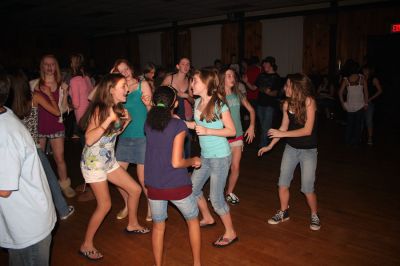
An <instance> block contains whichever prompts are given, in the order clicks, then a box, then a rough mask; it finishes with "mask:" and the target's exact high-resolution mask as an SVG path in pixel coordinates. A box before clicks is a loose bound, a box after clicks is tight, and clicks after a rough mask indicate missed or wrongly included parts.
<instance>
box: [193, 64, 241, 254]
mask: <svg viewBox="0 0 400 266" xmlns="http://www.w3.org/2000/svg"><path fill="white" fill-rule="evenodd" d="M193 94H194V95H198V96H200V97H199V98H198V99H196V101H195V108H194V120H195V121H194V122H186V125H187V126H188V128H191V129H194V130H196V133H197V135H199V140H200V147H201V168H199V169H195V170H194V172H193V174H192V182H193V194H194V196H195V197H196V199H197V203H198V205H199V209H200V211H201V214H202V216H203V219H202V220H201V221H200V227H207V226H211V225H215V220H214V218H213V216H212V215H211V213H210V210H209V209H208V207H207V201H206V200H205V198H204V196H203V192H202V189H203V186H204V184H205V183H206V182H207V180H208V178H210V200H211V204H212V206H213V208H214V210H215V212H216V213H217V214H218V215H219V217H220V218H221V220H222V223H223V224H224V227H225V232H224V234H223V235H222V236H220V237H219V238H218V239H217V240H216V241H215V242H213V245H214V246H216V247H226V246H229V245H231V244H232V243H234V242H235V241H237V240H238V237H237V235H236V231H235V229H234V228H233V223H232V218H231V214H230V211H229V206H228V204H227V203H226V201H225V197H224V188H225V185H226V179H227V177H228V172H229V167H230V165H231V148H230V146H229V143H228V140H227V139H226V138H227V137H233V136H235V134H236V130H235V125H234V122H233V120H232V117H231V113H230V112H229V108H228V106H227V104H226V100H225V90H224V88H223V87H221V86H220V84H219V79H218V75H217V73H216V72H215V71H214V70H210V69H201V70H198V71H196V72H195V74H194V77H193Z"/></svg>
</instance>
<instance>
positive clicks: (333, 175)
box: [0, 121, 400, 266]
mask: <svg viewBox="0 0 400 266" xmlns="http://www.w3.org/2000/svg"><path fill="white" fill-rule="evenodd" d="M343 130H344V129H343V128H342V127H341V126H339V125H338V124H336V123H335V122H333V121H328V122H325V123H322V124H321V126H320V141H319V143H320V145H319V155H318V156H319V158H318V169H317V194H318V202H319V213H320V217H321V221H322V228H321V230H320V231H318V232H314V231H311V230H310V229H309V210H308V207H307V205H306V203H305V200H304V197H303V195H302V194H301V193H300V182H299V172H298V171H297V172H296V175H295V180H294V182H293V184H292V188H291V192H292V194H291V200H290V220H289V221H288V222H285V223H283V224H280V225H269V224H268V223H267V222H266V221H267V219H268V218H270V217H271V216H272V215H273V214H274V212H275V211H276V209H277V208H278V197H277V193H276V191H277V189H276V183H277V179H278V176H279V166H280V160H281V156H282V150H283V145H279V146H278V147H277V148H276V149H274V150H273V151H272V152H271V153H270V154H268V155H266V156H264V157H263V158H258V157H257V156H256V145H250V146H246V149H245V151H244V153H243V160H242V170H241V175H240V179H239V183H238V186H237V189H236V191H235V193H236V194H237V195H238V196H239V197H240V201H241V202H240V204H239V205H237V206H232V207H231V212H232V217H233V222H234V225H235V228H236V230H237V232H238V235H239V238H240V240H239V242H237V243H236V244H235V245H232V246H230V247H228V248H225V249H217V248H214V247H213V246H212V245H211V242H212V241H214V240H215V239H216V238H217V237H218V236H220V234H221V233H222V232H223V227H222V224H221V222H220V220H218V219H217V223H218V224H217V226H215V227H212V228H206V229H202V261H203V265H400V255H399V254H400V241H399V239H400V220H399V218H400V212H399V210H400V193H399V189H400V175H399V171H398V168H399V165H400V160H399V158H400V156H399V152H398V151H399V150H400V149H399V148H400V145H399V135H400V134H399V133H400V132H399V130H394V129H387V130H386V131H385V132H378V134H377V135H378V138H377V141H376V145H375V146H373V147H367V146H361V147H346V146H344V145H343V144H342V133H343ZM79 157H80V154H79V144H78V143H77V142H71V141H69V142H68V143H67V145H66V158H67V164H68V167H69V173H70V175H71V176H72V177H73V183H74V185H78V184H79V183H82V181H83V179H82V177H81V174H80V170H79ZM130 172H131V173H134V172H135V169H134V168H130ZM133 175H134V174H133ZM111 193H112V199H113V208H112V210H111V212H110V214H109V215H108V216H107V218H106V219H105V221H104V223H103V225H102V226H101V228H100V230H99V232H98V234H97V236H96V239H95V243H96V246H97V248H98V249H99V250H100V251H101V252H103V254H104V259H103V260H102V261H101V262H96V265H152V263H153V259H152V250H151V235H150V234H148V235H126V234H124V232H123V229H124V227H125V226H126V223H127V221H126V220H122V221H120V220H116V219H115V216H116V213H117V212H118V210H119V209H120V208H121V207H122V200H121V198H120V196H119V194H118V192H117V191H116V189H115V188H111ZM69 203H70V204H73V205H74V206H75V208H76V212H75V214H74V215H73V216H71V217H70V218H69V219H68V220H66V221H62V222H59V223H58V225H57V227H56V229H55V230H54V238H53V246H52V258H51V262H52V265H92V264H93V262H90V261H87V260H85V259H84V258H82V257H80V256H79V255H78V253H77V251H78V249H79V246H80V244H81V241H82V239H83V236H84V232H85V228H86V225H87V222H88V220H89V217H90V215H91V214H92V212H93V210H94V208H95V201H90V202H77V201H76V199H72V200H69ZM145 211H146V210H145V201H144V199H143V198H142V199H141V202H140V206H139V216H140V218H141V222H142V223H143V224H145V221H144V217H145ZM147 226H149V227H151V223H147ZM164 255H165V263H164V265H171V266H173V265H190V263H191V253H190V247H189V243H188V237H187V230H186V226H185V222H184V220H183V219H182V218H181V216H180V215H179V213H178V211H176V210H175V209H174V208H172V207H170V208H169V220H168V222H167V232H166V236H165V250H164ZM6 262H7V253H6V251H4V250H3V251H0V265H6Z"/></svg>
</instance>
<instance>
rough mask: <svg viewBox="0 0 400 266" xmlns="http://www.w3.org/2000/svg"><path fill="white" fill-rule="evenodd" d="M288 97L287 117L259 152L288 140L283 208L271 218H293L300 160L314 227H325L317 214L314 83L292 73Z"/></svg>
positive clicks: (276, 220) (281, 180)
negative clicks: (291, 196)
mask: <svg viewBox="0 0 400 266" xmlns="http://www.w3.org/2000/svg"><path fill="white" fill-rule="evenodd" d="M285 94H286V97H287V99H286V100H285V101H284V103H283V118H282V124H281V126H280V128H279V129H270V130H269V131H268V136H269V137H270V138H272V141H271V143H270V144H269V145H268V146H265V147H262V148H261V149H260V150H259V151H258V156H261V155H262V154H263V153H265V152H267V151H270V150H271V149H272V148H273V147H274V145H275V144H276V143H277V142H278V141H279V140H280V139H281V138H285V139H286V146H285V151H284V152H283V158H282V162H281V173H280V177H279V183H278V186H279V200H280V205H281V207H280V210H278V212H277V213H276V214H275V215H274V216H273V217H272V218H271V219H269V220H268V223H269V224H279V223H281V222H284V221H287V220H289V211H288V209H289V187H290V183H291V181H292V179H293V173H294V170H295V169H296V167H297V165H298V164H299V163H300V169H301V191H302V192H303V193H304V195H305V196H306V199H307V203H308V206H309V207H310V209H311V223H310V229H311V230H319V229H320V227H321V224H320V220H319V217H318V214H317V196H316V195H315V192H314V183H315V170H316V168H317V132H316V116H315V114H316V111H317V109H316V104H315V98H314V95H313V89H312V83H311V81H310V79H309V78H308V77H307V76H306V75H304V74H299V73H297V74H290V75H288V77H287V82H286V85H285Z"/></svg>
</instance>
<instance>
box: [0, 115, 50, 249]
mask: <svg viewBox="0 0 400 266" xmlns="http://www.w3.org/2000/svg"><path fill="white" fill-rule="evenodd" d="M0 158H1V167H0V190H6V191H7V190H8V191H12V193H11V195H10V196H9V197H8V198H2V197H0V246H1V247H4V248H13V249H22V248H25V247H28V246H31V245H33V244H36V243H38V242H39V241H41V240H43V239H44V238H45V237H47V236H48V235H49V234H50V233H51V231H52V230H53V228H54V224H55V223H56V215H55V210H54V205H53V201H52V197H51V193H50V188H49V184H48V182H47V178H46V174H45V172H44V170H43V167H42V164H41V162H40V159H39V155H38V154H37V150H36V145H35V142H34V141H33V139H32V137H31V135H30V133H29V131H28V130H27V129H26V127H25V126H24V125H23V124H22V123H21V121H20V120H19V119H18V118H17V117H16V116H15V115H14V113H13V112H12V111H11V110H10V109H7V111H6V112H5V113H2V114H0Z"/></svg>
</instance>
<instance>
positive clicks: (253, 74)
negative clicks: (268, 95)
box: [246, 66, 261, 100]
mask: <svg viewBox="0 0 400 266" xmlns="http://www.w3.org/2000/svg"><path fill="white" fill-rule="evenodd" d="M260 73H261V69H260V67H258V66H249V67H248V68H247V71H246V75H247V80H248V81H249V83H250V84H251V85H254V82H255V81H256V79H257V76H258V75H259V74H260ZM258 92H259V91H258V89H257V90H254V91H253V90H249V89H247V99H249V100H257V98H258Z"/></svg>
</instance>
